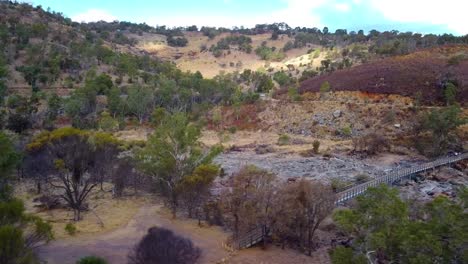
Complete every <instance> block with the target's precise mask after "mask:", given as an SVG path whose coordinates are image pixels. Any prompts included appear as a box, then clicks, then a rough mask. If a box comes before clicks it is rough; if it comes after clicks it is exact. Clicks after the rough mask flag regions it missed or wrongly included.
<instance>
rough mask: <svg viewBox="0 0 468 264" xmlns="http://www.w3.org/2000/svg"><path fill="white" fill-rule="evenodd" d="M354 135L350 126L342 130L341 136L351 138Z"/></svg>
mask: <svg viewBox="0 0 468 264" xmlns="http://www.w3.org/2000/svg"><path fill="white" fill-rule="evenodd" d="M352 134H353V130H352V129H351V127H350V126H345V127H343V128H341V130H340V135H341V136H344V137H350V136H351V135H352Z"/></svg>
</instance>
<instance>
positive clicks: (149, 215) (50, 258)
mask: <svg viewBox="0 0 468 264" xmlns="http://www.w3.org/2000/svg"><path fill="white" fill-rule="evenodd" d="M152 226H161V227H165V228H168V229H171V230H172V231H174V232H175V233H177V234H179V235H182V236H185V237H188V238H190V239H191V240H192V241H193V242H194V243H195V245H197V246H198V247H200V248H201V250H202V252H203V253H202V258H201V259H200V263H201V264H211V263H229V264H263V263H264V264H266V263H268V264H283V263H289V264H299V263H314V264H315V263H317V264H328V263H330V260H329V257H328V253H327V252H326V250H319V251H317V252H315V253H314V255H313V256H312V257H307V256H305V255H303V254H301V253H299V252H297V251H294V250H291V249H285V250H282V249H280V248H279V247H276V246H272V245H270V246H269V247H268V248H267V249H266V250H262V249H260V248H251V249H247V250H242V251H236V252H230V251H229V250H228V249H227V248H226V247H224V246H223V243H224V242H225V241H226V239H227V237H228V234H227V233H226V232H224V231H223V230H222V229H221V228H218V227H199V226H198V224H197V222H196V221H193V220H187V219H183V220H172V219H171V217H170V214H169V213H168V212H167V211H166V210H164V209H163V207H162V206H161V205H144V206H143V207H141V208H140V209H139V210H138V213H137V214H136V215H135V216H134V217H133V219H132V220H131V221H130V222H129V223H128V224H127V225H126V226H123V227H121V228H119V229H116V230H114V231H111V232H109V233H106V234H100V235H96V236H91V235H87V236H85V235H83V236H78V237H72V238H69V239H62V240H56V241H52V242H51V243H49V244H48V245H45V246H43V247H41V248H39V250H38V252H37V253H38V255H39V257H40V259H41V260H43V261H45V263H47V264H75V263H76V261H77V260H78V259H80V258H82V257H84V256H89V255H96V256H101V257H104V258H105V259H107V260H108V262H109V263H110V264H126V263H127V255H128V253H129V251H130V250H131V249H132V248H133V247H134V245H135V244H136V243H137V242H138V241H139V240H140V239H141V237H142V236H143V235H144V234H145V233H146V231H147V230H148V228H150V227H152Z"/></svg>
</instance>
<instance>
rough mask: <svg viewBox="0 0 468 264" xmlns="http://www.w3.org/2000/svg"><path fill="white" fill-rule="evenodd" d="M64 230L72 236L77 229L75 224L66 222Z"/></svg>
mask: <svg viewBox="0 0 468 264" xmlns="http://www.w3.org/2000/svg"><path fill="white" fill-rule="evenodd" d="M65 231H67V233H68V234H69V235H70V236H74V235H75V234H76V232H77V231H78V230H77V229H76V226H75V225H74V224H72V223H68V224H67V225H66V226H65Z"/></svg>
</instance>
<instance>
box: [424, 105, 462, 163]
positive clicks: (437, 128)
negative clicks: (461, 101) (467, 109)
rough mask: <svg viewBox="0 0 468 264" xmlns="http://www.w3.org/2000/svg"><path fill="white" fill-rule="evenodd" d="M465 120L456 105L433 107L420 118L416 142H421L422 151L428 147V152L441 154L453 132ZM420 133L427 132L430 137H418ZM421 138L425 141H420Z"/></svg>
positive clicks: (448, 143) (435, 154) (449, 141)
mask: <svg viewBox="0 0 468 264" xmlns="http://www.w3.org/2000/svg"><path fill="white" fill-rule="evenodd" d="M466 122H467V119H465V118H462V117H461V109H460V107H459V106H457V105H452V106H449V107H446V108H443V109H437V110H436V109H433V110H431V111H430V112H429V113H426V114H423V115H422V116H421V118H420V121H419V126H418V127H417V134H418V142H419V143H420V144H422V148H423V150H424V151H427V150H426V149H429V154H431V155H433V156H437V155H441V154H443V153H444V152H445V151H446V150H447V148H448V147H449V145H450V143H451V141H452V139H453V138H454V135H453V132H454V131H455V130H456V129H457V128H458V127H459V126H461V125H463V124H466ZM421 133H429V136H430V138H429V139H427V138H425V137H419V135H420V134H421ZM421 140H426V141H425V142H421Z"/></svg>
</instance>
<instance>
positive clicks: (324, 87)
mask: <svg viewBox="0 0 468 264" xmlns="http://www.w3.org/2000/svg"><path fill="white" fill-rule="evenodd" d="M330 89H331V86H330V83H329V82H328V81H325V82H323V83H322V84H321V85H320V94H322V95H324V94H326V93H328V92H330Z"/></svg>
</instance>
